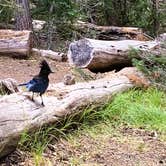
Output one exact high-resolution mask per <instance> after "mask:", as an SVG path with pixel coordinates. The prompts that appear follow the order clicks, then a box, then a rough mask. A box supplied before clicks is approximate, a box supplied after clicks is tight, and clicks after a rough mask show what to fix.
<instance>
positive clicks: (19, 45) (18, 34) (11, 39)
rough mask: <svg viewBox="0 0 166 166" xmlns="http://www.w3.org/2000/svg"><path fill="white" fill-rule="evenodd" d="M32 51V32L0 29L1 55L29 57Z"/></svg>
mask: <svg viewBox="0 0 166 166" xmlns="http://www.w3.org/2000/svg"><path fill="white" fill-rule="evenodd" d="M30 51H31V32H30V31H26V30H24V31H14V30H0V55H9V56H14V57H20V58H22V57H27V56H29V54H30Z"/></svg>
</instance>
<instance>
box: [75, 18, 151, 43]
mask: <svg viewBox="0 0 166 166" xmlns="http://www.w3.org/2000/svg"><path fill="white" fill-rule="evenodd" d="M75 27H76V29H77V30H78V31H80V32H83V33H87V32H89V31H92V32H93V31H94V30H95V32H96V38H97V39H100V40H124V39H132V40H141V41H146V40H151V38H150V37H149V36H148V35H146V34H144V33H143V31H142V29H141V28H137V27H117V26H98V25H95V24H91V23H86V22H82V21H77V23H76V24H75Z"/></svg>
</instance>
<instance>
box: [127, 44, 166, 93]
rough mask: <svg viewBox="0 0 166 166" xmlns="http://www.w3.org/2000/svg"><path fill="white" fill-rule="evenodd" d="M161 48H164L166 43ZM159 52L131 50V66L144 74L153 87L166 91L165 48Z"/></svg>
mask: <svg viewBox="0 0 166 166" xmlns="http://www.w3.org/2000/svg"><path fill="white" fill-rule="evenodd" d="M162 47H166V43H163V45H162ZM159 51H160V52H158V53H155V52H154V53H150V52H147V51H141V50H136V49H133V48H131V50H130V56H131V58H132V63H133V65H134V66H136V67H137V68H138V69H139V70H140V71H142V72H143V73H145V75H146V76H147V77H148V79H149V80H150V81H151V83H152V84H153V85H155V86H156V87H158V88H160V89H163V90H165V91H166V67H165V66H166V52H165V48H163V50H162V49H161V50H159Z"/></svg>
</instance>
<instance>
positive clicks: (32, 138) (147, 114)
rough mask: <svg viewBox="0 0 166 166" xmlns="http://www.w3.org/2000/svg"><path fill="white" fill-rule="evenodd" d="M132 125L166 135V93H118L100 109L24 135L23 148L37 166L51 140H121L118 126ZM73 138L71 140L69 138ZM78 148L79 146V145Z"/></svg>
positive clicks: (135, 90)
mask: <svg viewBox="0 0 166 166" xmlns="http://www.w3.org/2000/svg"><path fill="white" fill-rule="evenodd" d="M125 126H130V127H132V128H143V129H145V130H149V131H156V132H157V133H158V134H159V135H165V134H166V94H165V93H164V92H163V91H161V90H158V89H156V88H149V89H147V90H139V89H133V90H130V91H128V92H125V93H123V94H118V95H116V96H115V97H114V99H113V100H112V101H111V102H109V103H107V104H105V105H104V106H101V107H97V108H96V107H92V106H91V107H88V108H86V109H85V110H84V111H83V112H80V113H76V114H74V115H71V116H70V117H68V118H65V119H63V120H62V121H61V122H59V123H58V124H55V125H53V126H51V127H43V128H41V129H39V130H38V131H37V132H35V133H34V134H32V135H30V134H27V133H26V132H25V133H23V134H22V137H21V141H20V144H19V146H20V148H23V149H25V150H28V151H30V152H31V153H32V154H33V156H34V160H37V161H35V163H36V165H39V164H38V163H40V161H38V160H42V154H43V152H44V150H45V148H46V147H47V145H48V144H49V143H52V140H55V139H58V138H59V137H63V138H66V139H67V140H68V139H69V140H70V141H71V140H74V139H73V137H77V138H79V136H80V135H82V134H83V135H84V134H86V135H89V136H91V137H93V138H96V137H98V138H99V139H100V136H102V139H103V138H104V137H107V136H109V137H110V136H116V137H118V135H119V131H118V128H119V127H125ZM70 138H71V139H70ZM78 146H79V145H78Z"/></svg>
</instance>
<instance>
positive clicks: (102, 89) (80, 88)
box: [0, 68, 141, 157]
mask: <svg viewBox="0 0 166 166" xmlns="http://www.w3.org/2000/svg"><path fill="white" fill-rule="evenodd" d="M129 75H130V76H132V75H135V76H138V77H139V76H141V73H139V72H138V71H137V70H136V69H135V68H129V69H124V70H122V71H120V72H118V73H116V74H108V75H107V76H106V77H104V78H102V79H98V80H95V81H90V82H88V83H87V82H85V83H77V84H74V85H64V84H63V83H59V84H55V85H52V86H50V88H49V93H50V95H51V94H52V95H51V96H50V95H49V97H47V98H46V97H45V98H44V102H45V105H46V106H45V107H43V106H41V105H40V100H39V99H40V97H38V98H35V101H34V102H32V101H31V99H30V97H29V95H30V94H29V93H28V94H27V93H16V94H12V95H9V96H4V97H3V98H1V99H0V110H1V111H0V157H3V156H5V155H7V154H9V153H10V152H12V151H13V150H14V149H15V147H16V146H17V144H18V142H19V139H20V136H21V134H22V133H23V132H24V131H25V130H26V131H31V132H32V131H34V130H35V129H38V128H40V127H41V126H43V125H45V124H47V125H48V124H49V125H50V124H51V123H55V122H57V121H59V120H60V119H61V118H63V117H65V116H66V115H70V114H72V113H76V112H78V111H83V110H84V109H83V108H84V107H87V105H91V104H93V105H96V104H100V103H102V104H104V103H105V102H106V101H107V100H109V99H110V98H112V96H113V95H114V94H117V93H119V92H123V91H126V90H128V89H129V88H132V87H134V86H135V84H134V83H133V80H131V79H130V78H129ZM140 78H141V77H140Z"/></svg>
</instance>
